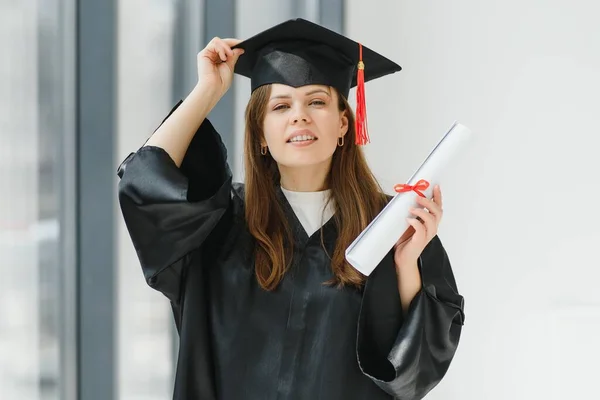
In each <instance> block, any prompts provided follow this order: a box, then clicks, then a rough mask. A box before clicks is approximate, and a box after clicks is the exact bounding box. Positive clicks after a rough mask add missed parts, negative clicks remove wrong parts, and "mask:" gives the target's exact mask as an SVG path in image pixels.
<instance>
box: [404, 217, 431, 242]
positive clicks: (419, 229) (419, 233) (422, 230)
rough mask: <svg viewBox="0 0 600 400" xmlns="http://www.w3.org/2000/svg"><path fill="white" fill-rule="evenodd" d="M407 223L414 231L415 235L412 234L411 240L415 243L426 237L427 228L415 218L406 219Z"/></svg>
mask: <svg viewBox="0 0 600 400" xmlns="http://www.w3.org/2000/svg"><path fill="white" fill-rule="evenodd" d="M406 220H407V221H408V223H409V224H410V225H411V226H412V227H413V228H414V229H415V233H413V235H412V238H413V239H415V240H417V241H422V240H424V239H425V238H426V237H427V228H426V227H425V225H424V224H423V223H421V222H419V221H417V219H416V218H410V217H409V218H406Z"/></svg>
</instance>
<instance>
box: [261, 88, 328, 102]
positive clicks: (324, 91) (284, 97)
mask: <svg viewBox="0 0 600 400" xmlns="http://www.w3.org/2000/svg"><path fill="white" fill-rule="evenodd" d="M316 93H325V94H326V95H327V96H329V97H331V94H329V92H327V91H326V90H324V89H315V90H311V91H310V92H308V93H306V94H305V96H312V95H313V94H316ZM291 98H292V96H290V95H289V94H280V95H278V96H273V97H271V98H270V99H269V100H275V99H291Z"/></svg>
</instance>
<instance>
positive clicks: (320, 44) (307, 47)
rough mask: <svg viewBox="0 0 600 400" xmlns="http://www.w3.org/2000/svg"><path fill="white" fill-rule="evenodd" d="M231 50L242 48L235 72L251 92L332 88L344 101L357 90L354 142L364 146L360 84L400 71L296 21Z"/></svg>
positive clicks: (362, 49)
mask: <svg viewBox="0 0 600 400" xmlns="http://www.w3.org/2000/svg"><path fill="white" fill-rule="evenodd" d="M233 48H242V49H244V54H242V55H241V56H240V58H239V59H238V61H237V63H236V65H235V73H237V74H240V75H243V76H246V77H248V78H250V80H251V88H252V91H254V90H255V89H256V88H258V87H260V86H263V85H266V84H270V83H281V84H284V85H288V86H293V87H300V86H305V85H328V86H333V87H334V88H336V89H337V90H338V92H339V93H340V94H341V95H342V96H344V97H346V98H348V93H349V91H350V89H351V88H353V87H355V86H357V91H356V94H357V101H356V143H357V144H359V145H362V144H366V143H367V142H368V141H369V138H368V133H367V126H366V124H367V121H366V104H365V91H364V82H367V81H369V80H372V79H376V78H380V77H382V76H385V75H388V74H391V73H394V72H397V71H400V70H401V69H402V68H401V67H400V66H399V65H398V64H396V63H395V62H393V61H391V60H389V59H387V58H386V57H384V56H382V55H380V54H378V53H376V52H375V51H373V50H371V49H369V48H367V47H364V46H362V45H361V44H360V43H357V42H355V41H354V40H352V39H349V38H347V37H346V36H343V35H340V34H339V33H337V32H334V31H332V30H329V29H327V28H325V27H323V26H321V25H318V24H315V23H312V22H310V21H306V20H304V19H301V18H298V19H293V20H289V21H286V22H283V23H281V24H279V25H276V26H274V27H271V28H269V29H267V30H265V31H263V32H261V33H259V34H257V35H255V36H253V37H251V38H249V39H246V40H245V41H243V42H241V43H239V44H237V45H236V46H234V47H233Z"/></svg>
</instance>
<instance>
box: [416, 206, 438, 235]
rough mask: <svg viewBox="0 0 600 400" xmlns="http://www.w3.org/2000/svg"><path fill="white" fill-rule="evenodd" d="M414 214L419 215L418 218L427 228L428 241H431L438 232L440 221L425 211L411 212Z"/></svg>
mask: <svg viewBox="0 0 600 400" xmlns="http://www.w3.org/2000/svg"><path fill="white" fill-rule="evenodd" d="M411 212H412V213H413V214H415V215H417V216H418V218H420V219H421V220H422V225H424V226H425V229H426V237H427V240H428V241H429V240H431V239H432V238H433V237H434V236H435V235H436V234H437V230H438V220H437V218H436V217H435V216H433V215H431V214H430V213H428V212H427V211H425V210H421V209H418V208H417V209H414V211H411Z"/></svg>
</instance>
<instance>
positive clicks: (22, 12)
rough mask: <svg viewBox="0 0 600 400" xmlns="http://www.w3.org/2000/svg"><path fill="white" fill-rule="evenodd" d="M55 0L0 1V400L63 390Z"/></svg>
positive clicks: (60, 78) (60, 101) (59, 44)
mask: <svg viewBox="0 0 600 400" xmlns="http://www.w3.org/2000/svg"><path fill="white" fill-rule="evenodd" d="M61 12H62V9H61V8H60V7H59V3H58V1H48V2H42V3H41V4H38V2H36V1H34V0H24V1H19V2H2V3H0V47H1V48H2V49H3V57H2V62H1V63H0V143H1V144H2V145H1V146H0V187H1V188H2V189H1V190H2V195H1V196H0V277H2V278H0V398H2V399H32V400H36V399H44V400H46V399H59V398H61V390H63V389H64V386H63V385H64V379H63V378H64V375H63V374H62V365H63V362H62V361H61V343H63V342H62V341H61V337H62V336H61V335H64V334H65V330H64V329H65V328H64V326H62V324H61V321H63V317H64V303H63V302H62V297H61V296H62V293H61V289H60V288H61V287H65V286H66V285H64V282H63V280H64V279H65V278H66V275H65V273H64V272H65V267H66V265H64V263H62V262H61V260H64V257H63V255H62V253H61V251H62V248H63V247H62V242H61V241H62V234H64V233H65V232H64V230H63V231H62V232H61V215H63V211H64V210H62V209H61V207H62V204H63V203H62V202H61V201H60V200H59V199H60V198H61V192H60V190H61V189H60V188H61V179H63V177H62V176H61V171H62V170H63V165H62V164H61V161H60V160H61V158H60V157H59V154H60V152H61V151H62V149H61V144H62V142H63V135H65V132H66V130H65V124H64V115H65V110H64V98H63V95H64V92H63V90H62V88H63V84H64V79H65V78H64V73H63V71H64V65H63V64H62V62H63V61H64V60H63V59H62V58H61V57H60V55H61V54H62V51H63V50H64V43H63V38H62V36H61V29H60V16H61V14H60V13H61Z"/></svg>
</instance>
